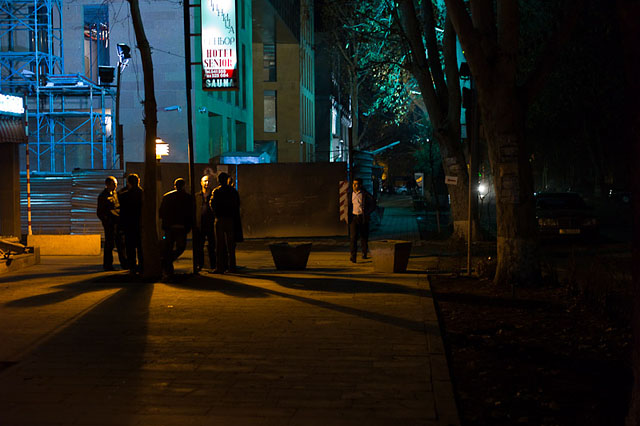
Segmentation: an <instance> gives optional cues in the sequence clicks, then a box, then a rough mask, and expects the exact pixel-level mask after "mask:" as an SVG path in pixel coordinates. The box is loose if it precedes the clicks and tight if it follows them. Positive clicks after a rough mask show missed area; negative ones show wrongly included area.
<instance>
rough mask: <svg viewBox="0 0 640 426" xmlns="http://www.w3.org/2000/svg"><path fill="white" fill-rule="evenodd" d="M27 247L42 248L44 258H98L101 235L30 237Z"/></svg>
mask: <svg viewBox="0 0 640 426" xmlns="http://www.w3.org/2000/svg"><path fill="white" fill-rule="evenodd" d="M27 245H28V246H30V247H40V254H41V255H42V256H98V255H100V234H90V235H28V236H27Z"/></svg>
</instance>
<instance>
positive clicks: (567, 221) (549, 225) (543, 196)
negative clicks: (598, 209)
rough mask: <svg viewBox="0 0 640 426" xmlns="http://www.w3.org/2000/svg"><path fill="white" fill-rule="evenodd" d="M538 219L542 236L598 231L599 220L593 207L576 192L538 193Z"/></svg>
mask: <svg viewBox="0 0 640 426" xmlns="http://www.w3.org/2000/svg"><path fill="white" fill-rule="evenodd" d="M535 199H536V220H537V221H538V232H539V234H540V235H541V236H554V235H561V236H569V235H574V236H585V237H593V236H595V235H596V234H597V233H598V220H597V219H596V217H595V214H594V211H593V209H592V208H590V207H588V206H587V204H586V203H585V202H584V200H583V199H582V197H581V196H580V195H579V194H577V193H575V192H542V193H537V194H536V196H535Z"/></svg>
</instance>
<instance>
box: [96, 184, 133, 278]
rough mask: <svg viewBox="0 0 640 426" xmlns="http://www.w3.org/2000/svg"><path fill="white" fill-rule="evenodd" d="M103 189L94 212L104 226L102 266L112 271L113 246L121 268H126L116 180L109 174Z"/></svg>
mask: <svg viewBox="0 0 640 426" xmlns="http://www.w3.org/2000/svg"><path fill="white" fill-rule="evenodd" d="M104 186H105V188H104V190H103V191H102V192H101V193H100V195H98V207H97V209H96V214H97V215H98V218H100V221H101V222H102V227H103V228H104V257H103V259H102V267H103V268H104V270H105V271H113V270H114V268H113V248H114V247H115V248H116V250H117V251H118V260H119V261H120V266H121V267H122V269H127V257H126V255H125V251H124V244H123V241H122V238H121V236H120V233H119V230H118V225H119V221H120V202H119V201H118V193H117V192H116V188H117V187H118V181H117V180H116V178H115V177H113V176H109V177H108V178H106V179H105V180H104Z"/></svg>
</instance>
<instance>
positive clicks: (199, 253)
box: [193, 175, 216, 270]
mask: <svg viewBox="0 0 640 426" xmlns="http://www.w3.org/2000/svg"><path fill="white" fill-rule="evenodd" d="M212 181H213V177H212V176H210V175H204V176H202V179H200V186H201V187H202V190H201V191H200V192H199V193H198V195H197V196H196V221H197V224H196V227H195V228H194V230H193V243H194V244H193V251H194V256H195V257H196V269H197V270H201V269H202V268H203V267H204V245H205V243H207V251H208V253H209V267H210V268H211V269H213V268H215V267H216V241H215V232H214V226H215V223H214V222H215V216H214V215H213V210H211V206H210V205H209V201H210V199H211V193H212V190H213V182H212Z"/></svg>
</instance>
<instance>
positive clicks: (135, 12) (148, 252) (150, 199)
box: [127, 0, 162, 279]
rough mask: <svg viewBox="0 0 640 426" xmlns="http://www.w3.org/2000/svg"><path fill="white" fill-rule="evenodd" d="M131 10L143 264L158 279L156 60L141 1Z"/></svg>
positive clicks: (147, 274) (132, 3) (134, 1)
mask: <svg viewBox="0 0 640 426" xmlns="http://www.w3.org/2000/svg"><path fill="white" fill-rule="evenodd" d="M127 1H128V2H129V6H130V9H131V19H132V22H133V29H134V31H135V35H136V43H137V45H138V49H139V50H140V57H141V59H142V71H143V75H144V102H143V103H144V120H143V122H144V130H145V138H144V179H143V182H144V188H145V190H144V199H143V203H142V255H143V261H144V269H143V276H144V278H146V279H156V278H158V277H160V276H161V275H162V270H161V267H160V250H159V248H158V226H157V221H156V217H157V216H156V212H157V210H158V208H157V199H158V198H157V197H158V193H157V186H156V180H157V164H156V135H157V126H158V118H157V104H156V98H155V88H154V80H153V61H152V60H151V48H150V47H149V41H148V40H147V36H146V34H145V32H144V26H143V24H142V18H141V16H140V5H139V3H138V0H127Z"/></svg>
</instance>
